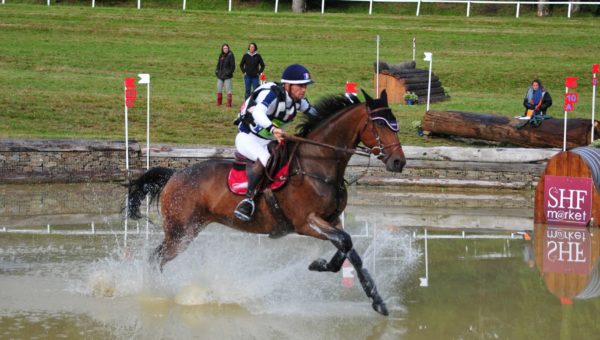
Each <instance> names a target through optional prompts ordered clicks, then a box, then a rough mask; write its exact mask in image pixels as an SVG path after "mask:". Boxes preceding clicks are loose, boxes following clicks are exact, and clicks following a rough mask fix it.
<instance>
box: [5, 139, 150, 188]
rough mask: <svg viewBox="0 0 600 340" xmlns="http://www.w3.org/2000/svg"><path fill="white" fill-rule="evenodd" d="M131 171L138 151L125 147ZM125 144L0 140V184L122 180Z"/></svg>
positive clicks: (137, 164)
mask: <svg viewBox="0 0 600 340" xmlns="http://www.w3.org/2000/svg"><path fill="white" fill-rule="evenodd" d="M129 160H130V168H131V169H140V168H141V150H140V146H139V145H138V143H136V142H131V143H130V144H129ZM125 174H126V166H125V142H111V141H87V140H85V141H84V140H15V139H0V182H30V181H40V182H47V181H65V182H74V181H86V180H117V179H123V178H125Z"/></svg>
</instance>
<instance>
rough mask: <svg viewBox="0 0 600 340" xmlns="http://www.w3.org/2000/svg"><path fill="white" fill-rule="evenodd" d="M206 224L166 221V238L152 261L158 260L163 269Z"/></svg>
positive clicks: (155, 252) (155, 251) (185, 247)
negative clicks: (182, 223)
mask: <svg viewBox="0 0 600 340" xmlns="http://www.w3.org/2000/svg"><path fill="white" fill-rule="evenodd" d="M204 226H205V224H196V223H194V224H189V225H176V224H174V223H169V222H165V225H164V230H165V238H164V239H163V241H162V243H161V244H160V245H159V246H158V247H157V248H156V249H155V250H154V253H153V255H152V257H151V261H154V262H158V265H159V268H160V270H161V271H162V269H163V267H164V265H165V264H166V263H167V262H169V261H171V260H173V259H174V258H175V257H177V255H179V254H180V253H182V252H183V251H184V250H186V249H187V247H188V246H189V245H190V243H192V241H193V240H194V239H195V238H196V236H198V234H199V233H200V231H202V229H204Z"/></svg>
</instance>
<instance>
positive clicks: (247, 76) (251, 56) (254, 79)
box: [240, 42, 265, 99]
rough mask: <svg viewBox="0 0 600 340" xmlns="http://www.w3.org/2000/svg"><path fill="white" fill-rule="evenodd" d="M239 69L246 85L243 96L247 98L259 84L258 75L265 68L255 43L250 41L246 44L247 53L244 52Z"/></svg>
mask: <svg viewBox="0 0 600 340" xmlns="http://www.w3.org/2000/svg"><path fill="white" fill-rule="evenodd" d="M240 70H242V73H243V74H244V85H246V94H245V97H244V98H245V99H248V97H250V94H251V93H252V92H254V90H256V88H258V86H259V84H260V82H259V79H258V77H259V75H260V74H262V73H263V71H264V70H265V63H264V61H263V59H262V57H261V56H260V54H259V53H258V47H257V46H256V44H255V43H253V42H251V43H250V44H249V45H248V53H246V54H244V56H243V57H242V62H241V63H240Z"/></svg>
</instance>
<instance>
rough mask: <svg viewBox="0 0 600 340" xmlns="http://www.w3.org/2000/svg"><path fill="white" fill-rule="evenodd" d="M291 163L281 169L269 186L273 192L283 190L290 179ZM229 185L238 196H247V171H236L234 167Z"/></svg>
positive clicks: (228, 178)
mask: <svg viewBox="0 0 600 340" xmlns="http://www.w3.org/2000/svg"><path fill="white" fill-rule="evenodd" d="M289 165H290V164H289V163H287V164H286V165H284V166H283V167H281V169H279V171H277V174H275V177H273V179H274V180H275V181H274V182H273V183H271V184H269V188H270V189H271V190H277V189H279V188H281V187H282V186H283V185H284V184H285V182H287V179H288V170H289ZM227 184H228V185H229V190H231V192H233V193H234V194H236V195H245V194H246V190H247V189H248V178H247V177H246V169H245V168H244V169H241V170H240V169H236V168H235V167H232V168H231V170H229V176H227Z"/></svg>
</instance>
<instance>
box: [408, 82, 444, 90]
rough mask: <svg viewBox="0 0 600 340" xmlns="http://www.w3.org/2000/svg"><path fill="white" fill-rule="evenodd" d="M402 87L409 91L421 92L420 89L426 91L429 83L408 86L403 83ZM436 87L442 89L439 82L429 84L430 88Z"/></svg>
mask: <svg viewBox="0 0 600 340" xmlns="http://www.w3.org/2000/svg"><path fill="white" fill-rule="evenodd" d="M404 85H405V86H406V88H407V89H408V90H409V91H414V90H422V89H427V87H428V86H429V83H427V82H424V83H414V84H410V83H407V82H404ZM436 87H442V83H441V82H440V81H432V82H431V88H432V89H433V88H436Z"/></svg>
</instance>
